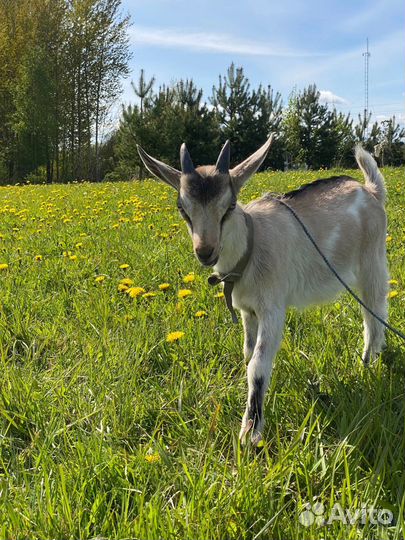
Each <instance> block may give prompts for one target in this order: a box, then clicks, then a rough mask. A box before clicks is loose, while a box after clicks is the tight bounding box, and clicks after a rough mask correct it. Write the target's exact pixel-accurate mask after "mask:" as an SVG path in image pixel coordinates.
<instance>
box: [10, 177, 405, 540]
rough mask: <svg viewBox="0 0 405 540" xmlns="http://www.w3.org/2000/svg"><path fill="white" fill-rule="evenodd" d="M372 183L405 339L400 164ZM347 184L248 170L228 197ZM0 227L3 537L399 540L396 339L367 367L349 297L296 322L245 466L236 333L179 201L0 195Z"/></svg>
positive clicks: (393, 306)
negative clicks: (379, 189) (385, 223)
mask: <svg viewBox="0 0 405 540" xmlns="http://www.w3.org/2000/svg"><path fill="white" fill-rule="evenodd" d="M345 172H348V173H349V174H351V175H353V176H355V177H356V178H358V179H361V178H362V175H361V173H360V172H359V171H345ZM383 172H384V175H385V177H386V182H387V187H388V193H389V198H388V203H387V210H388V216H389V230H388V234H389V235H388V237H387V248H388V258H389V264H390V273H391V285H390V287H391V292H390V300H389V302H390V321H391V323H392V324H393V325H394V326H395V327H398V328H400V329H402V331H404V329H405V186H404V178H405V174H404V173H405V170H404V169H403V168H402V169H390V168H387V169H385V170H384V171H383ZM340 173H342V171H336V170H334V171H327V172H325V171H322V172H319V171H315V172H289V173H275V172H266V173H261V174H258V175H256V176H255V177H254V178H253V179H252V180H251V181H250V183H249V184H248V185H247V186H246V188H245V189H244V190H243V192H242V196H241V198H242V200H243V201H245V202H247V201H249V200H251V199H252V198H255V197H257V196H259V195H260V194H262V193H264V192H266V191H275V192H283V191H288V190H290V189H292V188H295V187H298V185H300V184H302V183H305V182H308V181H311V180H313V179H315V178H317V177H319V176H325V175H326V176H328V175H329V174H340ZM0 218H1V219H0V287H1V296H0V327H1V328H0V362H1V367H0V371H1V378H0V538H2V539H17V540H20V539H25V538H30V539H36V538H38V539H51V538H56V539H58V540H61V539H79V538H80V539H90V538H96V537H97V538H99V539H101V538H108V539H125V538H137V539H148V540H154V539H156V540H158V539H177V538H178V539H183V538H190V539H191V538H192V539H228V538H229V539H283V540H296V539H302V540H305V539H311V540H314V539H318V538H324V539H333V540H337V539H345V540H347V539H366V538H367V539H400V538H405V522H404V511H405V494H404V488H405V434H404V430H405V368H404V358H405V344H403V343H402V344H401V342H400V340H399V339H398V338H396V337H395V336H388V347H387V350H386V351H385V352H384V354H383V355H382V356H381V357H380V358H379V359H378V360H377V361H376V362H375V363H374V364H373V365H372V366H371V367H370V368H369V369H365V368H364V367H363V365H362V363H361V360H360V354H361V350H362V344H363V340H362V324H361V321H362V319H361V315H360V309H359V307H358V306H357V305H356V304H355V302H354V301H353V300H351V299H350V298H349V297H348V296H347V295H344V296H342V297H339V298H337V299H336V301H335V302H334V303H332V304H328V305H325V306H321V307H314V308H311V309H309V310H307V311H305V312H297V311H294V310H290V311H289V313H288V316H287V322H286V328H285V333H284V339H283V342H282V346H281V349H280V351H279V353H278V355H277V358H276V363H275V368H274V372H273V378H272V381H271V386H270V389H269V392H268V394H267V399H266V405H265V417H266V429H265V433H264V438H265V444H264V447H263V448H262V451H261V452H260V453H259V454H256V453H255V452H254V451H253V449H252V448H250V447H249V446H248V447H247V448H241V447H240V446H239V443H238V438H237V437H238V431H239V425H240V420H241V415H242V413H243V410H244V405H245V399H246V390H247V387H246V381H245V370H246V367H245V365H244V361H243V355H242V328H241V324H240V323H239V325H232V324H231V321H230V315H229V312H228V311H227V310H226V307H225V303H224V299H223V297H222V295H221V293H220V289H217V288H212V287H210V286H209V285H208V284H207V277H208V275H209V271H208V270H204V269H202V268H201V267H200V266H199V264H198V262H197V261H196V260H195V259H194V257H193V255H192V249H191V242H190V239H189V237H188V234H187V231H186V227H185V224H184V223H183V222H182V221H181V218H180V216H179V215H178V213H177V209H176V205H175V193H174V191H172V190H170V188H169V187H167V186H165V185H163V184H160V183H158V182H157V181H153V180H146V181H143V182H125V183H124V182H123V183H102V184H90V183H80V184H70V185H49V186H30V185H25V186H14V187H1V188H0ZM303 241H306V240H305V238H304V239H303ZM337 503H339V505H340V506H341V507H342V508H343V511H344V512H345V514H344V516H343V518H342V516H341V515H340V518H339V519H332V520H331V519H329V522H328V523H327V524H324V521H323V520H324V519H325V518H326V519H327V518H328V517H330V516H331V515H332V517H333V516H335V517H336V510H334V508H336V504H337ZM308 504H312V505H313V506H312V510H314V512H312V510H311V509H309V508H308V506H307V505H308ZM316 505H317V506H316ZM321 505H323V506H321ZM373 509H375V510H376V511H379V510H381V509H385V511H386V512H387V511H388V512H391V513H392V516H393V519H392V520H390V522H389V523H386V524H384V523H381V521H383V519H382V518H381V520H380V522H379V521H378V520H377V521H376V520H375V519H369V517H370V516H369V514H368V512H372V511H373ZM346 511H349V512H350V515H352V516H353V515H355V513H356V511H357V512H360V511H361V512H363V514H365V513H367V516H366V517H367V519H366V518H364V519H352V521H353V523H350V522H349V521H350V520H349V519H346V515H347V514H346ZM303 512H304V514H303ZM305 512H306V513H305ZM334 512H335V513H334ZM321 513H322V516H321ZM363 514H362V515H363ZM303 515H304V516H305V517H306V521H305V520H303V518H302V516H303ZM381 515H382V514H381ZM385 515H388V514H387V513H386V514H385ZM363 517H364V516H363ZM380 517H381V516H380ZM373 521H374V523H373Z"/></svg>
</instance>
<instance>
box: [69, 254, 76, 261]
mask: <svg viewBox="0 0 405 540" xmlns="http://www.w3.org/2000/svg"><path fill="white" fill-rule="evenodd" d="M69 259H70V260H71V261H77V255H70V257H69Z"/></svg>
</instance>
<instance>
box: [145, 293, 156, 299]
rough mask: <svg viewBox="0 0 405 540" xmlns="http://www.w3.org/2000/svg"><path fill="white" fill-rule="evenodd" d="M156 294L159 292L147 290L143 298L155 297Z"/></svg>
mask: <svg viewBox="0 0 405 540" xmlns="http://www.w3.org/2000/svg"><path fill="white" fill-rule="evenodd" d="M156 294H157V293H155V292H147V293H144V294H143V295H142V298H146V299H148V298H154V297H155V296H156Z"/></svg>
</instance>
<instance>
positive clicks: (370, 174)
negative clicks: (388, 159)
mask: <svg viewBox="0 0 405 540" xmlns="http://www.w3.org/2000/svg"><path fill="white" fill-rule="evenodd" d="M355 156H356V161H357V165H358V166H359V167H360V169H361V170H362V172H363V174H364V179H365V181H366V188H367V189H368V190H369V191H370V192H371V193H372V194H373V195H374V196H375V197H376V198H377V199H378V200H379V201H381V202H382V203H383V204H384V202H385V195H386V191H385V182H384V177H383V175H382V174H381V172H380V170H379V168H378V166H377V163H376V162H375V160H374V158H373V157H372V155H371V154H369V153H368V152H366V151H365V150H364V148H362V146H361V145H360V144H358V145H357V146H356V149H355Z"/></svg>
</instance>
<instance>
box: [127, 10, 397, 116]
mask: <svg viewBox="0 0 405 540" xmlns="http://www.w3.org/2000/svg"><path fill="white" fill-rule="evenodd" d="M122 9H123V13H128V14H129V15H130V16H131V21H132V24H131V28H130V47H131V51H132V59H131V62H130V68H131V74H130V76H129V77H128V79H126V80H125V81H124V85H123V86H124V93H123V95H122V101H123V102H124V103H126V104H128V103H135V102H136V101H137V100H136V96H135V95H134V93H133V91H132V89H131V85H130V81H131V80H134V81H136V80H137V78H138V76H139V72H140V70H141V68H143V69H144V70H145V75H146V76H147V77H152V76H154V77H155V78H156V89H157V88H158V86H159V85H160V84H163V83H164V84H166V85H167V84H170V83H172V82H175V81H176V80H179V79H187V78H192V79H193V80H194V82H195V83H196V85H197V86H198V87H200V88H202V89H203V90H204V98H205V100H206V101H208V98H209V97H210V96H211V95H212V87H213V85H217V84H218V77H219V75H220V74H222V75H224V74H226V70H227V68H228V67H229V65H230V64H231V62H234V63H235V65H236V66H242V67H243V68H244V72H245V74H246V76H247V77H248V78H249V80H250V82H251V85H252V87H257V86H258V85H259V84H260V83H262V84H263V85H265V86H267V85H268V84H270V85H271V86H272V88H273V89H274V90H275V91H279V92H280V93H281V95H282V97H283V102H284V103H285V104H286V103H287V102H288V97H289V95H290V93H291V91H292V90H293V89H294V88H295V89H297V90H300V89H302V88H304V87H306V86H307V85H308V84H312V83H315V84H316V85H317V88H318V89H319V90H320V91H321V98H322V100H323V101H325V102H328V103H331V104H332V106H336V108H337V109H338V110H341V111H344V112H347V111H351V113H352V115H353V116H354V117H356V118H357V115H358V114H359V113H362V112H363V110H364V101H365V100H364V93H365V92H364V56H363V53H364V52H365V50H366V39H367V38H368V39H369V52H370V57H369V110H370V111H371V112H372V113H373V118H374V119H377V120H383V119H385V118H388V117H390V116H392V115H393V114H395V115H396V118H397V119H398V120H400V121H401V123H405V2H404V0H351V1H349V0H323V1H321V0H281V1H280V0H278V1H277V2H276V1H275V0H267V1H266V0H250V1H249V2H248V1H244V2H242V1H237V0H234V1H229V0H204V1H202V0H123V2H122Z"/></svg>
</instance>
